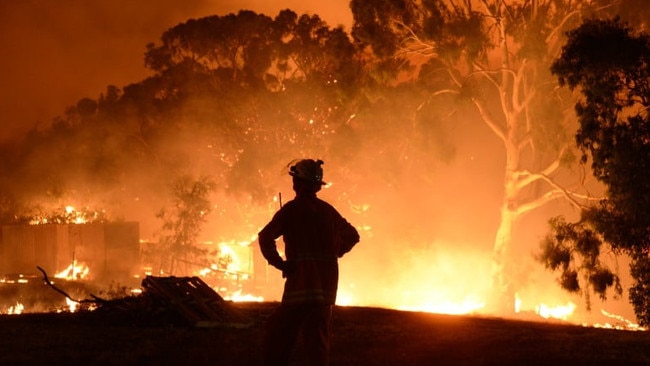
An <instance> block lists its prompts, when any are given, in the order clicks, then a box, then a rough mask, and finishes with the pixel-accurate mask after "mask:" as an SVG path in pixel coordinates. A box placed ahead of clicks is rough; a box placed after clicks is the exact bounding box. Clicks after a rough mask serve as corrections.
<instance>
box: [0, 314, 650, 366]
mask: <svg viewBox="0 0 650 366" xmlns="http://www.w3.org/2000/svg"><path fill="white" fill-rule="evenodd" d="M235 306H236V308H237V309H240V310H241V312H242V313H243V314H245V315H246V316H247V317H249V318H250V319H251V323H250V325H249V326H247V327H240V328H236V327H209V328H197V327H192V326H183V325H178V324H177V325H171V324H170V323H166V322H159V323H158V324H156V323H155V322H153V323H152V322H151V321H150V320H151V319H149V321H148V322H143V321H141V319H138V317H141V316H142V315H141V314H140V315H134V316H132V317H128V316H127V317H125V316H123V315H121V316H119V317H118V316H115V315H114V314H112V315H111V314H102V313H101V312H82V313H74V314H69V313H61V314H54V313H48V314H23V315H1V316H0V365H89V366H90V365H179V366H181V365H259V364H260V352H259V348H260V343H261V339H262V334H263V324H264V321H265V319H266V318H267V316H268V315H269V313H270V312H271V311H272V309H273V308H274V307H275V306H276V304H273V303H262V304H235ZM334 331H335V334H334V337H333V339H332V365H354V366H364V365H400V366H401V365H427V366H428V365H650V332H633V331H618V330H607V329H596V328H586V327H581V326H570V325H558V324H550V323H541V322H524V321H516V320H504V319H499V318H483V317H470V316H445V315H433V314H427V313H413V312H401V311H395V310H386V309H377V308H364V307H337V308H335V311H334ZM302 356H303V355H302V354H301V351H300V348H299V349H298V351H297V353H296V355H295V357H294V363H293V364H294V365H304V363H303V362H302V361H301V360H302V359H303V358H302Z"/></svg>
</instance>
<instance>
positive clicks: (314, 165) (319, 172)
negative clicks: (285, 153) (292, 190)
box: [289, 159, 326, 185]
mask: <svg viewBox="0 0 650 366" xmlns="http://www.w3.org/2000/svg"><path fill="white" fill-rule="evenodd" d="M321 165H323V161H322V160H313V159H302V160H298V161H293V162H291V163H289V175H290V176H292V177H294V178H298V179H302V180H305V181H307V182H312V183H318V184H321V185H325V184H326V183H325V182H323V168H322V167H321Z"/></svg>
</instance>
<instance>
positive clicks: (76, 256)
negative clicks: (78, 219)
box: [0, 222, 140, 281]
mask: <svg viewBox="0 0 650 366" xmlns="http://www.w3.org/2000/svg"><path fill="white" fill-rule="evenodd" d="M1 234H2V236H1V237H0V274H3V275H17V274H22V275H31V274H37V273H38V270H37V266H39V267H41V268H43V269H44V270H45V271H47V272H49V273H57V272H60V271H62V270H68V271H70V272H71V274H74V272H75V266H76V265H77V264H81V263H83V264H84V265H85V266H87V267H88V268H91V269H92V271H93V275H92V276H93V278H94V279H95V280H97V281H102V280H115V281H120V280H127V279H129V278H132V277H133V276H134V275H136V274H138V271H139V265H140V259H139V257H140V249H139V235H140V233H139V224H138V223H137V222H110V223H85V224H43V225H3V226H2V231H1ZM73 277H74V276H73Z"/></svg>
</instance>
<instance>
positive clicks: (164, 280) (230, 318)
mask: <svg viewBox="0 0 650 366" xmlns="http://www.w3.org/2000/svg"><path fill="white" fill-rule="evenodd" d="M142 287H143V290H144V291H145V293H147V295H152V296H155V297H156V298H158V299H160V300H161V301H163V302H164V303H165V304H166V305H167V306H169V307H171V308H173V309H175V310H176V311H177V312H178V313H179V314H180V315H181V316H182V317H183V318H185V319H186V320H187V321H188V322H189V323H190V324H192V325H194V326H196V327H217V326H227V327H238V328H239V327H247V326H250V325H251V323H252V321H251V320H250V319H248V318H247V317H246V316H245V315H243V314H242V313H241V312H240V311H239V310H238V309H236V308H234V307H233V306H232V304H231V303H229V302H227V301H225V300H224V299H223V298H222V297H221V296H220V295H219V294H218V293H217V292H216V291H214V290H213V289H212V288H211V287H210V286H208V285H207V284H206V283H205V282H203V280H201V279H200V278H198V277H153V276H147V277H146V278H145V279H144V280H142Z"/></svg>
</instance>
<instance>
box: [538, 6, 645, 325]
mask: <svg viewBox="0 0 650 366" xmlns="http://www.w3.org/2000/svg"><path fill="white" fill-rule="evenodd" d="M568 37H569V39H568V42H567V44H566V45H565V46H564V47H563V49H562V54H561V56H560V57H559V58H558V59H557V60H556V61H555V62H554V63H553V65H552V68H551V70H552V72H553V73H554V74H555V75H557V77H558V80H559V82H560V85H566V86H568V87H569V88H570V89H575V90H579V92H580V94H581V95H582V96H583V97H582V98H581V99H580V101H579V102H578V103H577V104H576V113H577V116H578V121H579V124H580V128H579V130H578V131H577V133H576V143H577V145H578V147H579V148H580V150H581V151H582V153H583V156H582V161H583V162H585V163H587V162H590V164H591V168H592V170H593V174H594V176H595V177H596V178H597V179H598V180H599V181H601V182H602V183H603V184H604V186H605V187H606V192H605V197H604V198H603V199H602V200H600V201H599V202H598V203H597V204H594V205H591V206H589V207H587V208H585V209H584V210H582V214H581V218H580V220H579V221H578V222H576V223H567V222H566V221H564V220H563V219H560V220H558V219H556V220H554V221H553V222H552V229H553V230H552V232H551V233H550V234H549V236H548V237H547V239H546V241H545V242H544V245H543V254H542V260H543V261H544V262H545V263H546V265H547V267H549V268H550V269H553V270H556V269H557V270H559V271H560V272H561V273H562V277H563V278H564V279H567V278H571V280H563V281H561V284H562V286H563V287H564V288H566V289H568V290H571V291H579V290H580V289H581V288H582V289H584V290H587V291H588V290H589V289H590V288H591V289H593V291H594V292H595V293H597V294H599V295H600V296H601V297H605V295H606V290H607V289H608V288H610V287H612V286H613V287H614V288H615V290H616V292H617V293H619V294H620V293H621V291H622V289H621V288H620V284H619V282H618V278H617V276H615V275H614V271H612V270H610V269H609V268H607V267H606V266H605V264H604V262H603V261H602V259H603V258H602V257H603V256H606V254H607V252H608V251H610V250H611V251H613V253H615V254H616V253H618V254H620V253H624V254H628V255H630V256H631V258H632V267H631V268H632V276H633V278H634V281H635V283H634V285H633V286H632V288H631V290H630V299H631V302H632V304H633V305H634V308H635V312H636V313H637V316H638V318H639V320H640V321H641V322H642V323H643V324H645V325H647V324H650V317H649V316H648V314H650V312H648V310H647V309H648V306H647V305H648V304H650V301H649V300H648V298H650V297H649V294H650V291H649V289H650V286H649V285H650V283H648V282H647V278H646V277H647V276H648V274H647V273H648V272H646V269H647V268H648V267H647V263H648V253H650V236H649V235H648V233H650V210H648V207H650V206H649V204H650V198H649V197H648V194H647V192H648V190H649V189H650V170H648V168H650V167H649V166H648V164H649V163H650V129H649V126H650V120H649V119H648V118H649V116H648V107H650V105H649V104H648V103H649V102H650V99H649V97H650V88H649V86H650V73H649V72H650V69H649V65H650V37H649V36H648V35H647V34H645V33H639V32H636V31H634V30H633V29H632V28H631V27H630V26H629V25H627V24H626V23H623V22H621V21H620V20H619V19H616V18H614V19H605V20H600V19H591V20H588V21H586V22H584V23H583V24H582V25H580V26H579V27H578V28H576V29H575V30H572V31H571V32H569V33H568ZM608 248H609V249H608ZM579 274H581V275H579Z"/></svg>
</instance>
